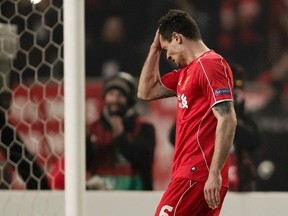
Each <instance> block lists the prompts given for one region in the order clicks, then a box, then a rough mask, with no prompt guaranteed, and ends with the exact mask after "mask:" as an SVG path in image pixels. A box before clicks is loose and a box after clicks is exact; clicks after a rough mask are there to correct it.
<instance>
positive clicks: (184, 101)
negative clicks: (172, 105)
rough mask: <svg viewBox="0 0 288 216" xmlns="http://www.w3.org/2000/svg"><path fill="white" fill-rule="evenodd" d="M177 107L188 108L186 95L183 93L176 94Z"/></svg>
mask: <svg viewBox="0 0 288 216" xmlns="http://www.w3.org/2000/svg"><path fill="white" fill-rule="evenodd" d="M178 101H179V107H180V108H182V109H184V108H186V109H187V108H188V102H187V97H186V96H185V95H184V94H181V95H178Z"/></svg>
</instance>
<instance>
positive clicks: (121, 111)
mask: <svg viewBox="0 0 288 216" xmlns="http://www.w3.org/2000/svg"><path fill="white" fill-rule="evenodd" d="M106 107H107V110H108V113H109V115H117V116H125V114H126V112H127V109H128V108H127V107H126V106H123V105H119V104H109V105H107V106H106Z"/></svg>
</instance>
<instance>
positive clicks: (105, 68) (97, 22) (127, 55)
mask: <svg viewBox="0 0 288 216" xmlns="http://www.w3.org/2000/svg"><path fill="white" fill-rule="evenodd" d="M148 2H149V1H146V0H138V1H134V0H96V1H91V0H86V9H85V12H86V19H85V24H86V37H85V38H86V74H87V76H89V77H93V76H94V77H95V76H98V77H100V76H103V75H104V77H108V76H111V74H112V73H116V72H117V71H130V73H131V72H133V71H139V70H140V69H141V63H142V61H143V59H144V58H145V54H144V50H146V49H145V48H146V47H145V40H144V39H145V37H146V36H147V34H148V31H149V29H150V28H151V27H150V23H151V22H150V15H148V13H147V11H148ZM111 36H113V37H111ZM116 68H118V70H117V69H116ZM134 75H136V74H134Z"/></svg>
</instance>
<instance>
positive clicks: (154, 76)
mask: <svg viewBox="0 0 288 216" xmlns="http://www.w3.org/2000/svg"><path fill="white" fill-rule="evenodd" d="M160 54H161V52H160V51H159V50H157V49H156V48H155V47H153V46H151V48H150V51H149V54H148V56H147V59H146V61H145V63H144V65H143V68H142V71H141V75H140V79H139V84H138V92H137V97H138V98H140V99H142V100H152V99H154V98H155V95H156V94H157V91H158V90H157V88H158V87H159V85H160V83H159V79H160V73H159V59H160Z"/></svg>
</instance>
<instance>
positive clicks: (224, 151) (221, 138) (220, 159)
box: [210, 117, 236, 173]
mask: <svg viewBox="0 0 288 216" xmlns="http://www.w3.org/2000/svg"><path fill="white" fill-rule="evenodd" d="M235 128H236V124H235V121H234V120H233V119H230V117H227V118H224V119H222V120H220V121H218V124H217V127H216V139H215V146H214V154H213V158H212V162H211V166H210V172H211V173H218V172H221V170H222V168H223V167H224V165H225V163H226V160H227V157H228V154H229V152H230V149H231V146H232V143H233V139H234V133H235Z"/></svg>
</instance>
